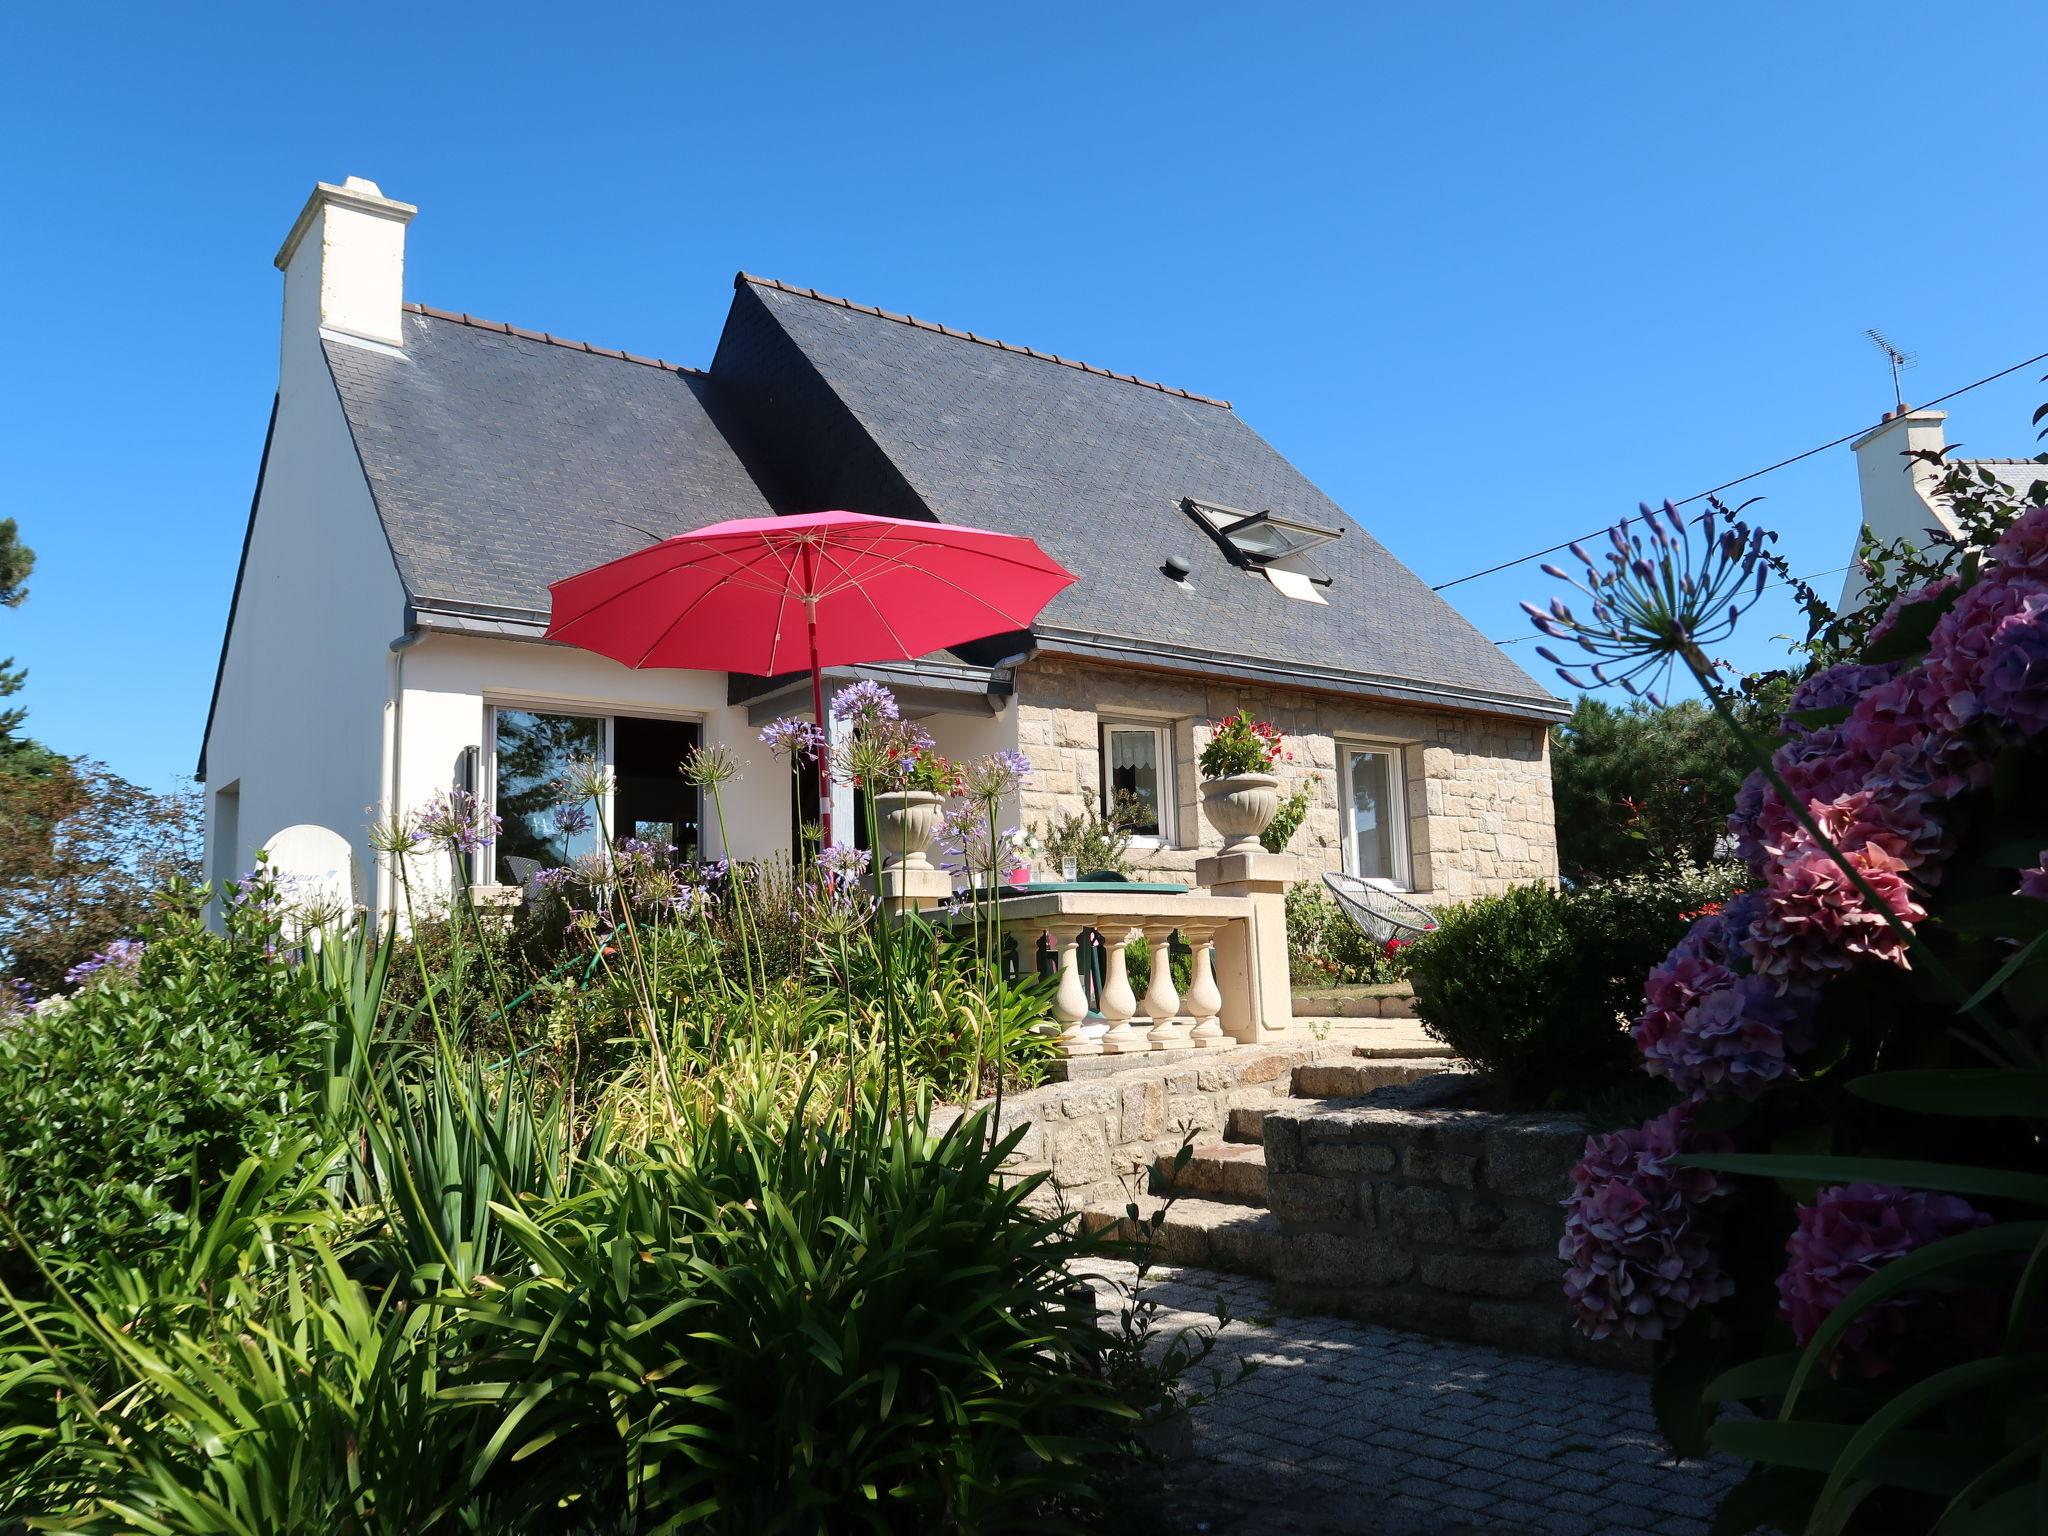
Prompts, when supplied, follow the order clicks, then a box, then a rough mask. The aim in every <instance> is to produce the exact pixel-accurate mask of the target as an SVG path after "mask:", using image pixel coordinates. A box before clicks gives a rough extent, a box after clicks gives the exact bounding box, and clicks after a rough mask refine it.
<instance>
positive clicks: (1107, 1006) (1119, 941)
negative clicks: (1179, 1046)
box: [1096, 921, 1152, 1055]
mask: <svg viewBox="0 0 2048 1536" xmlns="http://www.w3.org/2000/svg"><path fill="white" fill-rule="evenodd" d="M1096 931H1097V932H1098V933H1100V934H1101V935H1102V942H1103V944H1104V945H1105V946H1106V947H1107V948H1108V950H1109V963H1108V965H1107V966H1106V967H1105V969H1104V971H1103V977H1102V997H1101V1009H1102V1017H1103V1019H1104V1020H1105V1021H1106V1022H1107V1023H1108V1025H1109V1028H1108V1029H1107V1030H1105V1031H1104V1032H1103V1036H1102V1039H1101V1041H1100V1045H1101V1048H1102V1049H1103V1050H1104V1051H1106V1052H1108V1053H1110V1054H1111V1055H1116V1054H1120V1053H1124V1052H1130V1051H1149V1050H1151V1049H1152V1042H1151V1041H1149V1040H1147V1039H1146V1038H1145V1037H1144V1035H1142V1034H1141V1033H1139V1032H1138V1031H1137V1030H1135V1029H1133V1028H1132V1027H1131V1015H1132V1014H1134V1013H1136V1012H1137V1011H1138V998H1137V994H1135V993H1134V992H1132V991H1131V976H1130V969H1129V963H1128V961H1127V960H1126V959H1125V956H1124V948H1125V946H1126V945H1128V944H1129V943H1130V942H1131V935H1132V934H1134V933H1136V932H1137V931H1138V930H1137V929H1135V928H1133V927H1131V926H1130V924H1129V922H1128V921H1117V922H1110V923H1109V924H1108V926H1107V927H1098V928H1097V930H1096Z"/></svg>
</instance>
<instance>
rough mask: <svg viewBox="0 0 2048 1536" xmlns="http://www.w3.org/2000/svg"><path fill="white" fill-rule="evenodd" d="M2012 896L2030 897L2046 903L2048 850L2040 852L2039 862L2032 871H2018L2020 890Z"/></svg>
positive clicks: (2047, 893)
mask: <svg viewBox="0 0 2048 1536" xmlns="http://www.w3.org/2000/svg"><path fill="white" fill-rule="evenodd" d="M2014 894H2016V895H2020V896H2031V897H2033V898H2034V900H2036V901H2048V848H2043V849H2042V850H2041V862H2040V863H2039V864H2036V865H2035V866H2034V867H2033V868H2032V869H2023V870H2021V871H2020V888H2019V890H2018V891H2017V892H2015V893H2014Z"/></svg>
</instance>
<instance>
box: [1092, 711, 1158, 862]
mask: <svg viewBox="0 0 2048 1536" xmlns="http://www.w3.org/2000/svg"><path fill="white" fill-rule="evenodd" d="M1119 792H1124V793H1128V794H1131V795H1134V796H1136V797H1137V800H1138V803H1139V804H1140V805H1141V806H1143V807H1144V813H1143V815H1142V816H1140V817H1139V820H1138V824H1137V825H1136V826H1134V827H1132V828H1131V830H1132V831H1133V832H1135V833H1136V834H1137V835H1138V836H1140V837H1157V836H1159V733H1158V732H1157V731H1149V730H1145V731H1119V730H1112V731H1110V733H1109V797H1108V798H1109V802H1110V803H1109V805H1108V806H1106V807H1104V809H1105V810H1110V809H1114V808H1115V805H1116V798H1117V795H1118V793H1119Z"/></svg>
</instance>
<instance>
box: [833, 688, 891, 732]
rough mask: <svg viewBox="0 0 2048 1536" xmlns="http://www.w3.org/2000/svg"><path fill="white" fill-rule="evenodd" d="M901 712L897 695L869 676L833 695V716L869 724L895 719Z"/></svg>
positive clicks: (837, 718) (855, 722) (857, 723)
mask: <svg viewBox="0 0 2048 1536" xmlns="http://www.w3.org/2000/svg"><path fill="white" fill-rule="evenodd" d="M899 716H900V712H899V710H898V709H897V707H896V695H895V694H893V693H891V692H890V691H889V690H888V689H887V688H885V687H883V686H882V685H881V684H880V683H878V682H875V681H873V680H872V679H869V678H862V679H861V680H860V681H859V682H856V683H849V684H847V686H846V687H844V688H842V689H840V690H839V691H838V692H837V693H835V694H834V695H832V718H833V719H834V720H842V721H844V720H851V721H853V722H854V724H856V725H869V724H872V723H873V722H875V721H877V720H895V719H897V718H899Z"/></svg>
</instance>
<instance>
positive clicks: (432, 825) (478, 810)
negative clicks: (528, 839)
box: [412, 789, 501, 853]
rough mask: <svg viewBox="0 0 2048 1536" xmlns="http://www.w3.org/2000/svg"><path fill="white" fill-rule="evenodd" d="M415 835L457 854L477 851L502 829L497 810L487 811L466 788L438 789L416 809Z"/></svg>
mask: <svg viewBox="0 0 2048 1536" xmlns="http://www.w3.org/2000/svg"><path fill="white" fill-rule="evenodd" d="M412 826H413V836H414V839H415V840H416V841H419V842H431V843H439V844H440V845H441V846H442V847H444V848H449V849H453V850H454V851H455V852H457V853H476V852H478V851H479V850H480V849H482V848H483V847H485V846H486V845H487V844H489V843H492V842H495V841H496V840H497V837H498V833H499V831H500V830H501V823H500V822H499V820H498V816H497V813H496V812H494V811H488V810H485V809H484V807H483V805H482V803H481V802H480V801H479V800H478V799H477V797H476V796H475V795H473V794H471V793H470V792H469V791H468V790H466V789H451V790H446V791H442V792H438V793H436V794H435V795H434V797H433V798H432V799H431V800H429V801H427V803H426V804H425V805H423V806H421V807H420V808H419V809H418V810H416V811H414V812H413V819H412Z"/></svg>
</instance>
